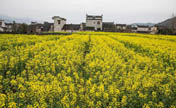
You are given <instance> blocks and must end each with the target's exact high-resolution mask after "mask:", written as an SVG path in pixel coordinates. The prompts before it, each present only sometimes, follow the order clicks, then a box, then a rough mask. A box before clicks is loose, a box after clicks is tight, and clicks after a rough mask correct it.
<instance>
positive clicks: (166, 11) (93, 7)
mask: <svg viewBox="0 0 176 108" xmlns="http://www.w3.org/2000/svg"><path fill="white" fill-rule="evenodd" d="M86 13H87V14H91V15H101V14H103V21H106V22H115V23H127V24H130V23H135V22H144V23H147V22H152V23H158V22H161V21H163V20H165V19H167V18H170V17H171V16H172V14H173V13H175V15H176V0H0V14H4V15H8V16H12V17H17V18H18V17H27V18H33V19H36V20H46V21H50V22H52V19H51V17H52V16H61V17H64V18H66V19H67V23H81V22H85V16H86Z"/></svg>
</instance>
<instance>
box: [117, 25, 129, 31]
mask: <svg viewBox="0 0 176 108" xmlns="http://www.w3.org/2000/svg"><path fill="white" fill-rule="evenodd" d="M116 28H117V31H118V32H125V31H126V30H127V25H126V24H116Z"/></svg>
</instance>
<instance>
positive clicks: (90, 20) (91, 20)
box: [86, 15, 103, 31]
mask: <svg viewBox="0 0 176 108" xmlns="http://www.w3.org/2000/svg"><path fill="white" fill-rule="evenodd" d="M86 29H88V30H91V29H94V30H95V31H102V30H103V15H101V16H94V15H86Z"/></svg>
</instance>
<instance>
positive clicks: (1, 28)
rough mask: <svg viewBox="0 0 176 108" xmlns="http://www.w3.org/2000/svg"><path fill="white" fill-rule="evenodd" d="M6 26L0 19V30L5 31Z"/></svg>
mask: <svg viewBox="0 0 176 108" xmlns="http://www.w3.org/2000/svg"><path fill="white" fill-rule="evenodd" d="M6 29H7V28H6V26H5V21H4V20H0V32H5V31H6Z"/></svg>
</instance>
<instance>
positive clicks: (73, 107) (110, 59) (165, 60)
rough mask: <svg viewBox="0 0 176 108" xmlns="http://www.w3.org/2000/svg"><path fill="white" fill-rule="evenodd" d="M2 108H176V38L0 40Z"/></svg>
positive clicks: (106, 35)
mask: <svg viewBox="0 0 176 108" xmlns="http://www.w3.org/2000/svg"><path fill="white" fill-rule="evenodd" d="M0 107H1V108H87V107H88V108H175V107H176V36H162V35H147V34H135V33H103V32H98V33H96V32H80V33H74V34H72V35H67V36H61V35H59V36H54V35H47V36H37V35H10V34H9V35H5V34H3V35H0Z"/></svg>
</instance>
